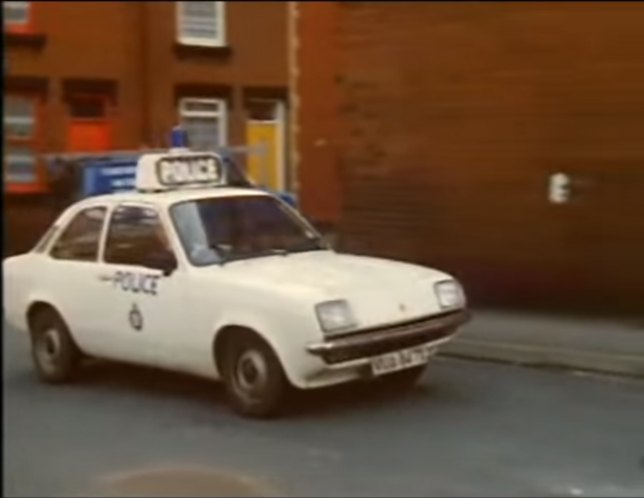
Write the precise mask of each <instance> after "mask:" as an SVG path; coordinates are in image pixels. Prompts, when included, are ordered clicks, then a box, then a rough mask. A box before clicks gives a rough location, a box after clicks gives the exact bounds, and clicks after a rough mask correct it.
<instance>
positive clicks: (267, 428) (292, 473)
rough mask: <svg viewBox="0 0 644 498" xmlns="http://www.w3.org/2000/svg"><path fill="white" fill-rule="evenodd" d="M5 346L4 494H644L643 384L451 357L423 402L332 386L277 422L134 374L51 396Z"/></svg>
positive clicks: (211, 394)
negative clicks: (231, 409)
mask: <svg viewBox="0 0 644 498" xmlns="http://www.w3.org/2000/svg"><path fill="white" fill-rule="evenodd" d="M3 341H4V381H3V382H4V392H3V395H4V420H3V423H4V469H3V471H4V495H3V496H46V495H47V496H70V495H72V496H73V495H83V494H85V493H87V494H93V495H95V496H98V495H113V496H114V495H117V494H120V495H126V494H129V495H130V496H136V495H137V494H138V495H139V496H143V495H146V494H147V495H149V496H152V495H154V494H155V493H156V496H163V495H164V493H165V495H166V496H168V495H179V494H182V495H183V496H232V495H238V496H243V495H248V496H249V495H293V496H644V382H642V381H637V380H624V379H610V378H601V377H595V376H592V377H591V376H580V375H574V374H572V373H568V372H560V371H542V370H531V369H523V368H519V367H512V366H504V365H497V364H486V363H470V362H465V361H459V360H446V359H441V358H437V359H436V360H435V362H434V364H433V365H432V367H431V368H430V370H429V371H428V373H427V375H426V377H425V378H424V379H423V381H422V382H421V384H420V386H419V387H418V389H416V390H415V391H413V392H411V393H408V394H403V395H401V394H397V395H396V394H391V393H389V394H383V393H379V392H376V391H375V390H373V389H366V388H359V389H356V388H353V389H332V390H328V391H324V392H319V393H316V394H315V395H312V396H309V395H307V396H305V397H303V398H302V399H300V400H299V401H298V402H297V404H296V405H295V407H294V408H293V410H292V413H291V415H290V416H289V417H288V418H284V419H279V420H274V421H268V422H261V421H249V420H243V419H239V418H237V417H236V416H235V415H233V414H231V413H230V412H229V411H228V409H227V408H226V406H225V403H224V402H223V397H222V392H221V389H219V388H218V386H217V385H215V384H210V383H207V382H204V381H201V380H194V379H191V378H186V377H183V376H177V375H173V374H166V373H162V372H156V371H149V370H144V369H137V368H133V367H124V366H117V365H96V366H94V367H92V368H90V369H88V370H87V372H86V374H87V375H86V378H85V379H84V380H83V381H82V382H80V383H77V384H74V385H69V386H64V387H49V386H44V385H41V384H39V383H38V382H37V381H36V379H35V376H34V374H33V373H32V369H31V363H30V359H29V356H28V352H27V345H26V342H25V340H24V338H23V337H22V336H19V335H17V334H16V333H15V332H12V331H10V330H6V329H5V331H4V339H3ZM87 494H85V496H87Z"/></svg>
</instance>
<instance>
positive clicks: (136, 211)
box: [105, 206, 172, 266]
mask: <svg viewBox="0 0 644 498" xmlns="http://www.w3.org/2000/svg"><path fill="white" fill-rule="evenodd" d="M168 254H172V250H171V249H170V245H169V243H168V238H167V236H166V233H165V230H164V228H163V225H162V223H161V219H160V218H159V214H158V213H157V211H156V210H155V209H153V208H148V207H141V206H120V207H118V208H117V209H115V210H114V214H113V215H112V219H111V221H110V226H109V230H108V233H107V242H106V245H105V261H106V262H107V263H113V264H122V265H137V266H146V263H148V262H149V261H151V260H153V259H156V258H163V257H165V256H167V255H168Z"/></svg>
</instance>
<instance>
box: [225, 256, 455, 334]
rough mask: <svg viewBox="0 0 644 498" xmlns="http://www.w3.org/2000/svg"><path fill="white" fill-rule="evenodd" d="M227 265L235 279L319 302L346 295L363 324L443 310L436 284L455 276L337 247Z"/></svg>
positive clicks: (401, 318) (368, 324) (385, 321)
mask: <svg viewBox="0 0 644 498" xmlns="http://www.w3.org/2000/svg"><path fill="white" fill-rule="evenodd" d="M224 268H225V272H226V273H227V274H229V275H230V276H231V277H233V278H239V279H240V280H247V279H251V281H252V282H254V283H255V284H256V285H262V286H263V287H264V286H266V285H268V286H270V287H274V288H275V289H276V290H277V289H278V288H279V289H281V290H285V291H287V292H291V293H298V294H300V295H302V294H308V295H309V296H311V297H312V298H313V299H314V300H316V301H326V300H334V299H346V300H347V301H348V302H349V303H350V305H351V307H352V310H353V312H354V314H355V315H356V319H357V320H358V322H359V323H360V326H362V327H366V326H373V325H378V324H382V323H388V322H392V323H394V322H398V321H403V320H406V319H413V318H415V317H419V316H427V315H430V314H434V313H438V312H440V307H439V306H438V302H437V300H436V296H435V293H434V284H435V283H436V282H438V281H440V280H445V279H449V278H451V277H450V276H449V275H447V274H445V273H443V272H440V271H437V270H433V269H430V268H425V267H422V266H417V265H412V264H408V263H402V262H398V261H391V260H386V259H381V258H373V257H367V256H356V255H348V254H339V253H336V252H334V251H311V252H304V253H295V254H289V255H286V256H281V255H280V256H269V257H261V258H255V259H249V260H243V261H237V262H231V263H228V264H226V265H224Z"/></svg>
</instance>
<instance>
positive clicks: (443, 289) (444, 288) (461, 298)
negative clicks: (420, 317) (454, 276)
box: [434, 280, 465, 309]
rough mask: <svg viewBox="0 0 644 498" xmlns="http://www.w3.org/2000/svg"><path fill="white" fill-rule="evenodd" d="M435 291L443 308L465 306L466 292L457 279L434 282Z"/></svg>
mask: <svg viewBox="0 0 644 498" xmlns="http://www.w3.org/2000/svg"><path fill="white" fill-rule="evenodd" d="M434 292H436V298H437V299H438V304H439V305H440V307H441V308H442V309H453V308H461V307H464V306H465V293H464V292H463V288H462V287H461V286H460V284H459V283H458V282H457V281H456V280H443V281H442V282H437V283H436V284H434Z"/></svg>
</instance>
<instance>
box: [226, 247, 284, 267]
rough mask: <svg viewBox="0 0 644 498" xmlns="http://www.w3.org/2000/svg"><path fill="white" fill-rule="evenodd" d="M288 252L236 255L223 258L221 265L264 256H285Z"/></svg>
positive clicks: (277, 251)
mask: <svg viewBox="0 0 644 498" xmlns="http://www.w3.org/2000/svg"><path fill="white" fill-rule="evenodd" d="M286 255H288V251H287V250H286V249H266V250H264V251H257V252H251V253H247V254H237V255H233V256H225V257H224V258H222V260H221V264H222V265H224V264H226V263H230V262H233V261H242V260H244V259H254V258H264V257H266V256H286Z"/></svg>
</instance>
